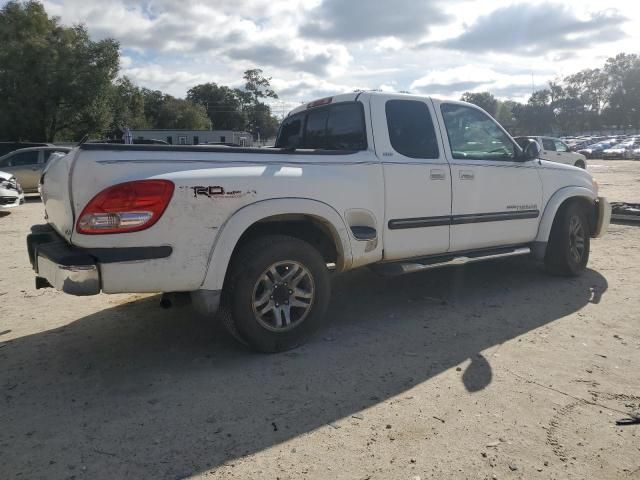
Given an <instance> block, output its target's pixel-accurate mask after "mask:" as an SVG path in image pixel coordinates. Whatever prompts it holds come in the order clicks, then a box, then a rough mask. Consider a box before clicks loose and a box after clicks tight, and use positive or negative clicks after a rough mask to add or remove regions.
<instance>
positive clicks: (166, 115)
mask: <svg viewBox="0 0 640 480" xmlns="http://www.w3.org/2000/svg"><path fill="white" fill-rule="evenodd" d="M210 125H211V121H210V120H209V117H207V112H206V111H205V109H204V107H203V106H202V105H196V104H195V103H192V102H190V101H188V100H183V99H180V98H173V97H167V98H165V101H164V102H163V103H162V105H161V107H160V109H159V112H158V118H157V120H156V123H155V125H153V127H154V128H170V129H187V130H206V129H208V128H209V127H210Z"/></svg>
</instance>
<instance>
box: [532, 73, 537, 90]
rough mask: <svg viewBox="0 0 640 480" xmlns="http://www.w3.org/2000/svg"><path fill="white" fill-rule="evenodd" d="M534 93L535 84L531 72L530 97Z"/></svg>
mask: <svg viewBox="0 0 640 480" xmlns="http://www.w3.org/2000/svg"><path fill="white" fill-rule="evenodd" d="M535 91H536V87H535V84H534V83H533V72H531V95H533V94H534V93H535Z"/></svg>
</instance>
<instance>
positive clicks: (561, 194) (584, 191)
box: [535, 186, 597, 245]
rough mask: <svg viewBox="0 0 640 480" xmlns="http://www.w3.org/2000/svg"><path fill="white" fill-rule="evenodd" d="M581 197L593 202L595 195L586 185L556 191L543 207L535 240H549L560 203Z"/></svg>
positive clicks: (539, 241) (544, 242)
mask: <svg viewBox="0 0 640 480" xmlns="http://www.w3.org/2000/svg"><path fill="white" fill-rule="evenodd" d="M575 197H581V198H586V199H588V200H590V201H592V202H595V200H596V198H597V195H596V194H595V193H594V192H593V191H592V190H590V189H588V188H586V187H578V186H572V187H564V188H561V189H560V190H558V191H556V193H554V194H553V195H552V196H551V198H550V199H549V201H548V202H547V205H546V206H545V208H544V212H543V214H542V220H540V224H539V226H538V234H537V235H536V239H535V242H536V243H542V244H545V245H546V243H547V242H548V241H549V235H550V234H551V227H552V226H553V220H554V219H555V218H556V213H558V209H559V208H560V205H562V204H563V203H564V202H565V201H566V200H568V199H569V198H575Z"/></svg>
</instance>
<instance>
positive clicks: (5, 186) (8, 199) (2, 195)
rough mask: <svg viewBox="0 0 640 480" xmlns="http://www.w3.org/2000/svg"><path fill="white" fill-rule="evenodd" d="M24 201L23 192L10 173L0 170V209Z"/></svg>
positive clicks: (15, 205) (17, 204)
mask: <svg viewBox="0 0 640 480" xmlns="http://www.w3.org/2000/svg"><path fill="white" fill-rule="evenodd" d="M23 203H24V192H23V191H22V187H21V186H20V184H19V183H18V182H17V181H16V177H15V176H13V174H11V173H7V172H0V209H1V208H12V207H17V206H19V205H22V204H23Z"/></svg>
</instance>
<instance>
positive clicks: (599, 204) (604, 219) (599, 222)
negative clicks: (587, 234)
mask: <svg viewBox="0 0 640 480" xmlns="http://www.w3.org/2000/svg"><path fill="white" fill-rule="evenodd" d="M595 217H596V218H595V220H596V221H595V223H594V226H595V228H594V230H593V232H592V235H591V236H592V237H593V238H601V237H603V236H604V234H605V233H606V232H607V229H608V228H609V223H610V222H611V205H610V204H609V202H608V201H607V199H606V198H604V197H598V200H597V201H596V204H595Z"/></svg>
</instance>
